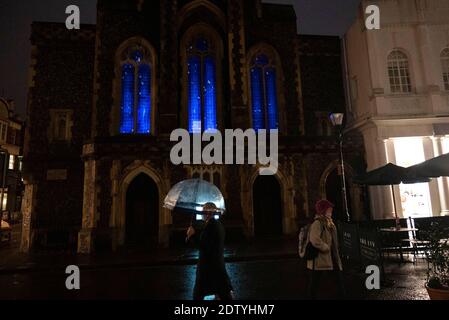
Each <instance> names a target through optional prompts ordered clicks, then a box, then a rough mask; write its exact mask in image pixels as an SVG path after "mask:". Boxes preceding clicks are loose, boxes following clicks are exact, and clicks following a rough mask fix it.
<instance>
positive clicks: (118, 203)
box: [110, 161, 172, 246]
mask: <svg viewBox="0 0 449 320" xmlns="http://www.w3.org/2000/svg"><path fill="white" fill-rule="evenodd" d="M140 174H145V175H147V176H148V177H149V178H151V179H152V180H153V181H154V183H155V184H156V186H157V189H158V195H159V199H158V201H159V207H158V209H159V210H158V212H159V219H158V223H159V244H161V245H167V244H168V237H169V235H168V233H167V232H168V230H166V226H167V225H170V224H171V223H172V219H171V215H170V211H169V210H168V209H166V208H164V207H163V201H164V196H165V194H166V193H167V192H168V187H167V183H166V182H165V181H164V179H163V178H162V177H161V176H160V174H159V173H158V172H157V171H156V170H155V169H154V168H153V167H152V166H151V165H150V164H149V163H147V162H142V161H135V162H134V163H132V164H131V165H129V166H128V167H127V168H125V169H124V170H123V172H122V174H121V175H120V176H119V177H117V179H116V183H117V190H116V192H114V194H113V205H112V207H113V210H112V211H113V214H112V215H111V221H110V224H111V227H113V228H114V229H115V230H116V231H117V238H116V245H119V246H122V245H124V243H125V227H126V194H127V191H128V188H129V186H130V184H131V183H132V181H133V180H134V179H135V178H136V177H137V176H139V175H140Z"/></svg>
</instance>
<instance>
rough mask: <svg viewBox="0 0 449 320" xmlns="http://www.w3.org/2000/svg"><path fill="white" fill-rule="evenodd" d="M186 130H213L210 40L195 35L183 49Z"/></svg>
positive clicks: (213, 75)
mask: <svg viewBox="0 0 449 320" xmlns="http://www.w3.org/2000/svg"><path fill="white" fill-rule="evenodd" d="M187 51H188V60H187V81H188V90H187V92H188V117H189V118H188V130H189V132H190V133H199V132H201V131H208V130H209V131H210V130H216V129H217V91H216V64H215V56H214V52H213V50H212V49H211V43H210V42H209V40H207V39H206V38H204V37H198V38H196V39H195V40H194V41H192V43H191V44H190V45H189V46H188V48H187Z"/></svg>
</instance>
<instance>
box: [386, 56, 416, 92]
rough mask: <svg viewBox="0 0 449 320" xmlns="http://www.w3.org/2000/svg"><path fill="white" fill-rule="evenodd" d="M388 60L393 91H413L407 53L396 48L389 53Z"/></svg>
mask: <svg viewBox="0 0 449 320" xmlns="http://www.w3.org/2000/svg"><path fill="white" fill-rule="evenodd" d="M387 60H388V61H387V62H388V78H389V79H390V89H391V93H410V92H412V85H411V81H410V67H409V61H408V58H407V55H406V54H405V53H403V52H402V51H400V50H394V51H393V52H391V53H390V54H389V55H388V59H387Z"/></svg>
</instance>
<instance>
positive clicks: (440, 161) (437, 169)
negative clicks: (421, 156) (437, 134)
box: [408, 153, 449, 178]
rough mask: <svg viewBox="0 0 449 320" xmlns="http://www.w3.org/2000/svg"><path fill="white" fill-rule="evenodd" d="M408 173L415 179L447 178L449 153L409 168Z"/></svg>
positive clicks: (448, 174)
mask: <svg viewBox="0 0 449 320" xmlns="http://www.w3.org/2000/svg"><path fill="white" fill-rule="evenodd" d="M408 170H409V171H410V173H411V174H412V175H414V176H416V177H423V178H439V177H448V176H449V153H446V154H443V155H441V156H439V157H436V158H433V159H430V160H427V161H424V162H422V163H419V164H417V165H414V166H412V167H409V168H408Z"/></svg>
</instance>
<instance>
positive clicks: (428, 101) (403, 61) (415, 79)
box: [345, 0, 449, 219]
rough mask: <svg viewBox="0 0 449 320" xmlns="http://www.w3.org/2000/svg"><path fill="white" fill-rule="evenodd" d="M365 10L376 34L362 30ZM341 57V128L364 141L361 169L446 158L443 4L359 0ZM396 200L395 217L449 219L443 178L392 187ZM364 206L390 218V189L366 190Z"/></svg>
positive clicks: (448, 42) (446, 10)
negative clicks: (376, 20) (344, 108)
mask: <svg viewBox="0 0 449 320" xmlns="http://www.w3.org/2000/svg"><path fill="white" fill-rule="evenodd" d="M372 4H374V5H377V6H378V7H379V8H380V18H381V29H380V30H367V29H366V28H365V19H366V17H367V15H365V13H364V12H365V8H366V7H367V6H369V5H372ZM345 51H346V58H347V83H348V84H349V85H348V86H347V87H348V128H349V130H354V129H357V130H358V131H359V132H361V134H362V135H363V138H364V143H365V149H366V160H367V165H368V168H367V170H372V169H375V168H377V167H380V166H383V165H385V164H387V163H388V162H391V163H395V164H397V165H401V166H410V165H413V164H416V163H419V162H422V161H424V160H426V159H429V158H432V157H434V156H438V155H440V154H443V153H448V152H449V1H448V0H414V1H411V0H372V1H365V0H362V3H361V8H360V10H359V14H358V17H357V20H356V22H355V23H354V24H353V25H352V26H351V28H350V29H349V31H348V32H347V34H346V36H345ZM448 165H449V164H448ZM395 195H396V197H395V198H396V207H397V211H398V214H399V216H402V217H407V216H430V215H434V216H438V215H446V214H449V184H448V178H439V179H433V180H432V181H431V182H430V183H425V184H415V185H401V186H396V187H395ZM399 195H400V196H399ZM370 200H371V213H372V216H373V218H375V219H382V218H390V217H392V216H393V197H392V193H391V189H390V188H389V187H370Z"/></svg>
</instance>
